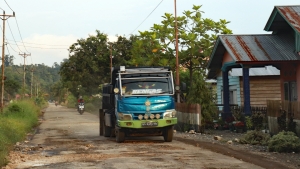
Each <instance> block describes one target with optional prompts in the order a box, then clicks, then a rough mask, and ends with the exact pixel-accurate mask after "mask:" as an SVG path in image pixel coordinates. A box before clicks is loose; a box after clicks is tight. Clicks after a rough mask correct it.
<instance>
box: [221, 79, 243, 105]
mask: <svg viewBox="0 0 300 169" xmlns="http://www.w3.org/2000/svg"><path fill="white" fill-rule="evenodd" d="M228 83H229V86H234V87H235V88H236V90H237V96H236V97H237V104H238V105H241V95H240V94H239V93H240V82H239V77H238V76H229V77H228ZM222 90H223V78H222V77H218V78H217V104H223V102H222ZM219 110H223V107H222V106H220V107H219Z"/></svg>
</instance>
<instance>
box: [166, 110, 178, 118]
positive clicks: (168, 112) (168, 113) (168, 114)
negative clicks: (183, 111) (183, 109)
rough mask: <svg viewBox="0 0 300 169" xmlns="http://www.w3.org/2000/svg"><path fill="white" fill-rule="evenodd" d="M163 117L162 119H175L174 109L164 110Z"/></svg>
mask: <svg viewBox="0 0 300 169" xmlns="http://www.w3.org/2000/svg"><path fill="white" fill-rule="evenodd" d="M163 117H164V119H165V118H174V117H176V110H175V109H171V110H166V112H165V113H164V115H163Z"/></svg>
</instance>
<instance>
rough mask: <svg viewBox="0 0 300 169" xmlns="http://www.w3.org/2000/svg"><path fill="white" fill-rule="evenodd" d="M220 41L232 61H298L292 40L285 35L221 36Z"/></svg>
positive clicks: (298, 57)
mask: <svg viewBox="0 0 300 169" xmlns="http://www.w3.org/2000/svg"><path fill="white" fill-rule="evenodd" d="M219 38H220V41H221V42H222V44H223V45H224V47H225V48H226V50H227V51H228V52H229V53H230V55H231V57H232V58H233V60H234V61H287V60H290V61H291V60H300V56H299V55H298V54H297V53H296V52H294V45H295V41H294V40H293V39H294V38H292V37H288V36H287V35H270V34H268V35H221V36H219Z"/></svg>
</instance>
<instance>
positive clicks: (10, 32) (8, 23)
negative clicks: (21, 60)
mask: <svg viewBox="0 0 300 169" xmlns="http://www.w3.org/2000/svg"><path fill="white" fill-rule="evenodd" d="M7 25H8V28H9V30H10V33H11V36H12V37H13V39H14V41H15V43H17V42H16V40H15V37H14V35H13V33H12V31H11V28H10V25H9V22H8V20H7ZM17 47H18V49H19V50H20V52H22V50H21V49H20V47H19V45H17ZM22 53H24V52H22Z"/></svg>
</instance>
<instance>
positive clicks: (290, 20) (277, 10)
mask: <svg viewBox="0 0 300 169" xmlns="http://www.w3.org/2000/svg"><path fill="white" fill-rule="evenodd" d="M284 21H285V22H284ZM288 27H292V28H293V29H294V30H295V31H297V32H299V33H300V5H293V6H275V7H274V9H273V12H272V13H271V16H270V18H269V20H268V22H267V24H266V26H265V28H264V30H266V31H276V30H279V29H288Z"/></svg>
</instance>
